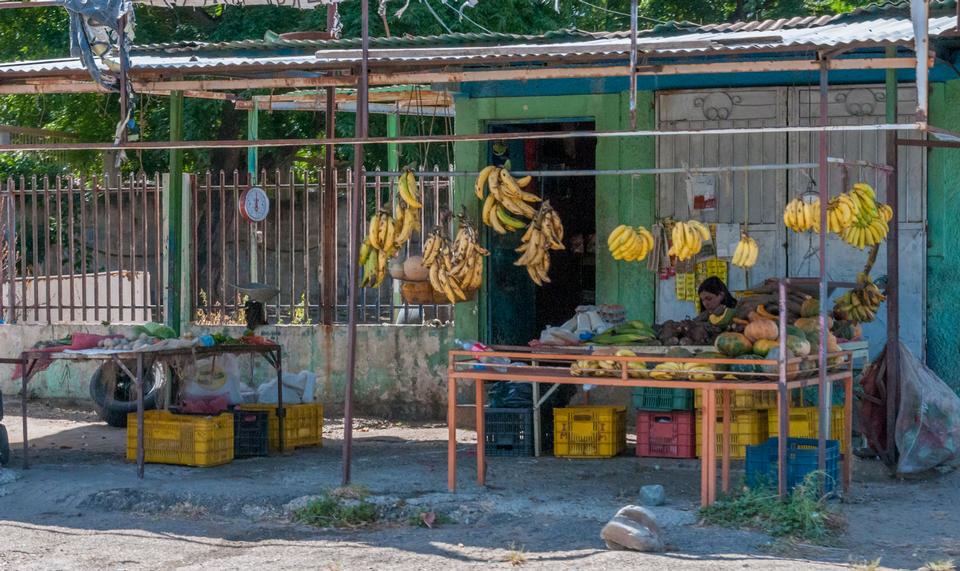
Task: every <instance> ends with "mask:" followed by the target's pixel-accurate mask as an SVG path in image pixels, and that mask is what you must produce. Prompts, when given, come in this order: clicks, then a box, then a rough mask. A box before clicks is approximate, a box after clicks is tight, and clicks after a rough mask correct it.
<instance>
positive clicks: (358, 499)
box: [293, 487, 379, 527]
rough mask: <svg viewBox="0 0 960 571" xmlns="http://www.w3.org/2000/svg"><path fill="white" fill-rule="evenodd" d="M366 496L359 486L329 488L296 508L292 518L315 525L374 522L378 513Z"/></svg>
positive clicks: (332, 525) (329, 525)
mask: <svg viewBox="0 0 960 571" xmlns="http://www.w3.org/2000/svg"><path fill="white" fill-rule="evenodd" d="M366 497H367V492H366V491H365V490H362V489H360V488H353V487H351V488H339V489H336V490H331V491H328V492H325V493H324V494H323V495H322V496H321V497H319V498H317V499H315V500H313V501H311V502H310V503H309V504H307V505H306V506H304V507H303V508H300V509H298V510H296V511H295V512H294V513H293V520H294V521H296V522H298V523H303V524H307V525H313V526H316V527H357V526H361V525H366V524H370V523H374V522H376V521H377V519H378V518H379V513H378V512H377V507H376V506H375V505H373V504H371V503H370V502H368V501H366Z"/></svg>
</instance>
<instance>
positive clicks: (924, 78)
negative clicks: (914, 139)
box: [910, 0, 930, 125]
mask: <svg viewBox="0 0 960 571" xmlns="http://www.w3.org/2000/svg"><path fill="white" fill-rule="evenodd" d="M929 17H930V7H929V5H928V0H910V19H911V20H912V21H913V44H914V51H915V52H916V55H917V119H916V120H917V123H922V124H924V125H925V124H926V123H927V117H928V116H929V114H928V112H927V109H928V101H929V90H928V84H929V78H930V73H929V72H930V70H929V68H928V67H927V64H928V62H927V60H928V58H929V53H928V52H929V49H930V38H929V37H928V36H927V32H928V28H929Z"/></svg>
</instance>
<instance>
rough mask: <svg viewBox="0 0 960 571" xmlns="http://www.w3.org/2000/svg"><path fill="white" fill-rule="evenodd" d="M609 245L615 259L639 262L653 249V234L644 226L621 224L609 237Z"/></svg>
mask: <svg viewBox="0 0 960 571" xmlns="http://www.w3.org/2000/svg"><path fill="white" fill-rule="evenodd" d="M607 247H608V248H609V249H610V254H611V255H613V259H614V260H623V261H625V262H639V261H641V260H643V259H645V258H646V257H647V255H648V254H649V253H650V252H651V251H652V250H653V234H651V233H650V231H649V230H647V229H646V228H644V227H643V226H637V227H636V228H634V227H632V226H627V225H626V224H621V225H620V226H617V227H616V228H614V229H613V232H611V233H610V236H608V237H607Z"/></svg>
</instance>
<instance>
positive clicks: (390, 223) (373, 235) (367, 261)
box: [358, 169, 423, 288]
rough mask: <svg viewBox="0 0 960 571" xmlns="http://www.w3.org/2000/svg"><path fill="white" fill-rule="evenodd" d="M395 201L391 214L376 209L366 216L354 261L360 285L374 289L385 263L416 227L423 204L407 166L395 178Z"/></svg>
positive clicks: (384, 268)
mask: <svg viewBox="0 0 960 571" xmlns="http://www.w3.org/2000/svg"><path fill="white" fill-rule="evenodd" d="M397 197H398V200H397V202H396V205H395V206H394V208H393V215H392V216H391V215H390V214H388V213H387V212H383V211H381V212H377V213H376V214H374V215H373V217H371V218H370V224H369V230H368V231H367V237H366V239H365V240H364V241H363V244H362V245H361V246H360V255H359V256H358V258H359V259H358V261H359V263H360V266H361V267H362V268H363V271H362V277H361V278H360V287H371V288H378V287H380V285H381V284H382V283H383V280H384V278H385V277H386V275H387V263H388V262H389V261H390V258H392V257H394V256H396V255H397V253H398V252H400V250H401V249H402V248H403V246H404V245H405V244H406V243H407V242H409V241H410V237H411V236H413V233H414V232H417V231H419V230H420V210H421V209H422V208H423V204H422V203H421V202H420V197H419V196H418V191H417V178H416V176H414V174H413V171H411V170H409V169H407V170H404V171H403V173H402V174H401V175H400V176H399V177H398V178H397Z"/></svg>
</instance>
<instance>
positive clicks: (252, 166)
mask: <svg viewBox="0 0 960 571" xmlns="http://www.w3.org/2000/svg"><path fill="white" fill-rule="evenodd" d="M259 138H260V110H259V109H258V108H257V101H256V99H254V101H253V107H252V108H250V109H249V110H248V111H247V140H248V141H256V140H257V139H259ZM259 166H260V162H259V159H258V149H257V147H247V174H248V175H249V180H250V184H254V183H255V182H256V181H257V170H258V169H259ZM247 225H248V226H249V243H250V281H251V282H257V281H260V276H259V266H260V264H259V262H258V260H257V226H256V225H255V224H252V223H249V222H247Z"/></svg>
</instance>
